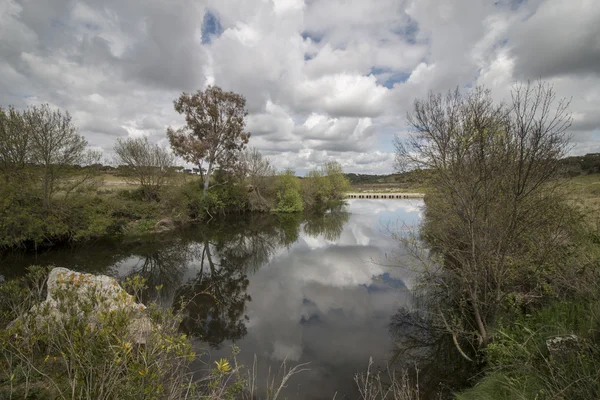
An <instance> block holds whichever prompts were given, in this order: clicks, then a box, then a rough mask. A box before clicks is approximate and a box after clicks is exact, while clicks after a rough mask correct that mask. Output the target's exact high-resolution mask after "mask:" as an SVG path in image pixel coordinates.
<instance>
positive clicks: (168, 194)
mask: <svg viewBox="0 0 600 400" xmlns="http://www.w3.org/2000/svg"><path fill="white" fill-rule="evenodd" d="M175 109H176V111H178V112H179V113H181V114H183V115H184V117H185V121H186V124H185V125H184V127H183V128H181V129H178V130H173V129H171V128H168V129H167V137H168V138H169V141H170V144H171V149H172V151H169V149H167V148H164V147H161V146H159V145H157V144H153V143H150V142H149V141H148V140H147V138H122V139H118V140H117V141H116V143H115V145H114V154H115V159H114V163H115V164H117V165H118V167H117V168H116V172H117V173H116V174H115V175H118V176H120V177H122V178H123V179H124V180H125V181H127V182H129V183H132V184H134V185H135V186H132V187H131V188H132V189H120V188H119V190H115V189H114V188H109V187H107V186H104V185H103V181H102V177H103V173H106V172H107V169H106V167H104V166H103V165H102V164H101V163H100V158H101V154H100V153H98V152H94V151H89V150H87V145H88V143H87V141H86V140H85V138H84V137H83V136H82V135H81V134H79V132H78V129H77V127H76V126H75V125H74V123H73V121H72V118H71V115H70V114H69V113H68V112H65V111H62V110H59V109H53V108H51V107H50V106H49V105H42V106H33V107H29V108H27V109H25V110H16V109H15V108H13V107H9V108H7V109H3V108H0V180H1V182H2V185H0V249H2V248H4V249H6V248H14V247H25V248H36V247H38V246H48V245H53V244H57V243H65V242H72V241H82V240H89V239H93V238H98V237H102V236H106V235H119V234H130V233H144V232H149V231H153V230H155V229H159V228H160V229H164V227H165V226H171V227H172V226H174V225H176V224H183V223H187V222H191V221H207V220H211V219H213V218H217V217H218V216H222V215H225V214H231V213H243V212H253V211H254V212H277V213H281V212H301V211H304V210H308V209H311V210H312V209H323V208H325V207H326V206H327V204H328V203H329V202H331V201H337V200H341V199H342V197H343V192H344V191H346V190H348V189H349V183H348V181H347V179H346V178H345V177H344V175H343V171H342V168H341V166H340V165H339V164H338V163H336V162H331V163H327V164H326V165H324V166H323V167H322V168H319V169H317V170H314V171H311V172H310V173H309V176H308V177H307V178H305V179H302V180H300V179H299V178H298V177H296V176H295V174H294V172H293V171H291V170H286V171H283V172H277V171H276V170H275V168H274V167H273V165H272V164H271V162H270V161H269V160H268V159H267V158H266V157H263V156H262V155H261V154H260V153H259V152H258V151H257V150H255V149H251V148H248V147H247V144H248V142H249V138H250V134H249V133H247V132H245V116H246V114H247V112H246V110H245V99H244V98H243V97H242V96H240V95H238V94H235V93H232V92H224V91H222V90H221V89H219V88H217V87H209V88H208V89H206V91H204V92H201V91H198V92H197V93H195V94H192V95H190V94H186V93H183V94H182V95H181V96H180V98H179V99H178V100H176V101H175ZM176 155H178V156H180V157H182V158H183V159H184V160H186V161H187V162H188V163H191V164H195V165H196V167H195V169H194V170H195V171H197V173H198V175H199V176H200V177H199V179H190V178H189V177H188V174H185V173H183V174H182V173H178V172H180V171H181V170H182V169H183V168H182V167H178V166H177V165H175V161H176V159H175V156H176Z"/></svg>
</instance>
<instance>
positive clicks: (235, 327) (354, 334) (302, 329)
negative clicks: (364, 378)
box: [0, 200, 422, 399]
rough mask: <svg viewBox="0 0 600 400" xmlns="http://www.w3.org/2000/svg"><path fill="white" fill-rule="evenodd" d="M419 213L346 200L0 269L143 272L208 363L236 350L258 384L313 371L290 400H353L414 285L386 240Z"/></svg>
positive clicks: (12, 261)
mask: <svg viewBox="0 0 600 400" xmlns="http://www.w3.org/2000/svg"><path fill="white" fill-rule="evenodd" d="M421 206H422V201H420V200H350V201H348V203H347V205H346V206H345V207H341V208H338V209H335V210H332V211H331V212H328V213H326V214H325V215H315V216H309V217H301V216H283V217H276V216H272V215H254V216H247V217H238V218H235V219H232V220H228V221H222V222H221V223H218V224H217V223H212V224H208V225H206V226H203V227H192V228H186V229H184V230H181V231H178V232H171V233H168V234H164V235H160V236H153V237H148V238H142V239H138V240H135V241H117V242H116V241H108V242H97V243H93V244H88V245H85V246H78V247H74V248H64V249H59V250H52V251H48V252H45V253H39V254H37V255H22V254H10V255H6V256H4V259H2V260H0V262H1V264H0V266H1V267H2V270H3V272H2V274H4V275H6V276H11V275H16V274H18V273H19V272H18V271H20V270H22V268H23V266H26V265H29V264H41V265H47V264H54V265H56V266H64V267H67V268H71V269H77V270H83V271H89V272H93V273H103V274H108V275H113V276H117V277H119V278H125V277H127V276H128V275H131V274H142V275H144V276H145V277H146V278H147V279H148V281H149V286H150V287H151V288H155V287H156V286H158V285H162V288H161V289H160V290H156V289H149V290H148V292H147V293H146V294H145V296H146V297H147V298H151V297H152V298H158V299H159V301H161V302H162V303H163V304H165V305H178V304H179V302H180V299H181V298H184V299H192V301H191V302H190V303H189V305H188V306H187V307H186V309H185V314H186V319H185V321H184V324H183V327H182V328H183V329H184V330H185V331H186V332H188V333H189V334H192V335H195V337H197V338H198V339H197V340H196V345H197V346H198V347H199V348H202V349H204V350H205V351H206V353H207V355H206V357H205V361H208V360H211V359H212V360H214V359H218V358H220V357H226V356H229V355H230V354H231V345H232V344H233V343H235V344H236V345H237V346H238V347H239V348H240V349H241V353H240V354H239V356H238V360H239V361H240V362H241V363H243V364H246V365H252V362H253V358H254V355H256V357H257V364H258V370H259V380H263V379H266V374H267V371H268V369H269V368H271V369H272V371H273V372H276V371H278V369H279V366H280V365H281V363H282V362H283V361H284V360H287V363H288V365H295V364H297V363H310V364H309V365H308V366H307V367H306V368H309V371H305V372H302V373H301V374H299V375H296V376H295V377H293V378H292V380H291V381H290V383H289V384H288V387H287V389H286V393H285V395H286V396H287V397H288V398H299V399H300V398H301V399H331V398H332V397H333V395H334V394H335V393H336V392H337V393H338V394H337V397H336V398H337V399H342V398H351V399H353V398H356V397H357V392H356V388H355V384H354V382H353V377H354V374H355V373H356V372H359V371H364V370H365V368H366V366H367V363H368V361H369V357H372V358H373V360H374V362H375V364H376V365H378V366H381V367H383V366H385V365H386V362H387V361H388V360H389V358H390V355H391V352H392V349H393V343H392V339H391V336H390V333H389V324H390V318H391V316H392V315H393V314H394V313H395V311H396V310H398V308H400V307H402V306H405V305H407V303H408V301H409V298H410V296H409V295H408V293H407V290H406V289H407V288H410V287H411V285H412V274H411V272H410V271H409V270H408V269H404V268H397V267H390V265H392V264H394V265H397V264H398V263H399V262H398V256H401V255H402V249H401V247H400V244H399V243H398V242H397V241H396V240H394V239H393V238H392V236H391V233H390V231H392V232H396V233H402V232H404V231H406V230H407V229H409V228H410V227H414V226H415V225H416V224H417V223H418V222H419V220H420V213H421ZM199 293H206V294H199ZM209 294H210V295H209ZM197 368H198V370H199V371H200V370H203V369H205V368H207V367H206V364H203V365H200V364H199V365H198V366H197ZM263 382H264V380H263Z"/></svg>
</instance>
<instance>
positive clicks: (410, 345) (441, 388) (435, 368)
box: [390, 305, 478, 399]
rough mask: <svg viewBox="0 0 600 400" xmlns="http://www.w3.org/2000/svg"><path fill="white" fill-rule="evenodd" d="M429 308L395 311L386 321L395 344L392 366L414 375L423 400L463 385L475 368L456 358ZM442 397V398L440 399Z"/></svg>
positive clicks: (447, 336)
mask: <svg viewBox="0 0 600 400" xmlns="http://www.w3.org/2000/svg"><path fill="white" fill-rule="evenodd" d="M430 306H431V305H427V306H423V305H421V306H420V307H417V308H414V309H410V310H409V309H407V308H401V309H399V310H398V311H397V312H396V313H395V314H394V315H393V316H392V317H391V321H390V334H391V336H392V338H393V341H394V343H395V349H394V354H393V358H392V361H393V364H394V366H395V367H396V368H397V369H401V370H408V371H409V372H410V373H412V374H416V370H418V381H419V386H420V389H421V393H423V395H424V396H423V398H425V399H428V398H434V399H438V398H441V397H440V394H442V395H443V396H447V395H450V394H451V393H452V392H454V391H455V390H457V389H459V388H463V387H465V386H467V384H468V379H469V377H472V376H473V375H474V374H475V373H476V372H477V371H478V367H477V365H476V364H475V363H469V362H468V361H466V360H465V359H464V358H463V357H461V356H460V354H459V353H458V351H457V350H456V347H455V345H454V343H453V340H452V336H451V335H449V334H448V331H447V330H446V328H445V327H444V326H443V325H440V321H439V319H438V318H436V316H435V315H434V314H433V313H431V312H428V311H425V310H427V309H429V308H430ZM443 398H446V397H443Z"/></svg>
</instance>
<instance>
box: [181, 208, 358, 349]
mask: <svg viewBox="0 0 600 400" xmlns="http://www.w3.org/2000/svg"><path fill="white" fill-rule="evenodd" d="M314 217H316V216H313V218H314ZM320 218H321V219H325V221H326V222H325V223H322V222H321V223H317V224H313V228H312V230H311V233H312V234H315V235H318V234H321V233H325V234H326V235H327V236H328V237H331V238H333V236H334V235H336V232H338V233H337V236H339V232H341V229H342V227H343V224H344V223H345V222H346V221H347V220H348V213H346V212H344V211H342V210H336V212H335V213H331V215H330V216H327V217H325V218H323V216H321V217H320ZM302 222H303V215H302V214H285V215H272V214H259V215H257V214H254V215H250V216H247V217H245V218H244V217H242V218H236V219H235V220H234V221H230V222H228V221H224V222H223V223H222V224H219V225H216V224H215V225H211V226H209V228H210V229H203V230H202V232H201V233H200V235H199V237H198V236H194V238H193V239H192V241H193V242H194V243H197V244H199V248H200V249H201V250H200V251H199V254H198V256H197V261H199V262H200V270H199V272H198V273H197V275H196V277H195V278H194V279H192V280H190V281H189V282H187V283H186V284H185V285H183V286H181V287H180V288H179V290H178V291H177V293H176V296H175V301H176V306H180V305H182V304H186V303H187V305H185V314H186V318H185V320H184V323H183V328H184V329H185V331H186V332H187V333H188V334H190V335H195V336H198V337H200V338H202V340H204V341H206V342H208V343H210V344H211V345H212V346H215V347H219V346H220V345H221V344H222V343H223V341H226V340H231V341H235V340H238V339H240V338H241V337H243V336H244V335H245V334H246V325H245V322H246V320H247V317H246V316H245V315H244V312H245V307H246V302H247V301H250V300H251V298H250V296H249V295H248V294H247V288H248V284H249V280H248V277H247V274H248V273H251V272H255V271H256V270H258V269H259V268H260V267H261V266H262V265H264V264H265V263H267V262H268V261H269V259H270V258H271V256H272V255H273V254H274V253H275V252H276V251H277V250H278V249H279V248H281V247H285V246H289V245H291V244H293V243H294V242H295V241H297V240H298V236H299V231H300V226H301V224H302ZM197 252H198V251H197Z"/></svg>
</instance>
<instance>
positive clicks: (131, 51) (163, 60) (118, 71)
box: [0, 0, 600, 173]
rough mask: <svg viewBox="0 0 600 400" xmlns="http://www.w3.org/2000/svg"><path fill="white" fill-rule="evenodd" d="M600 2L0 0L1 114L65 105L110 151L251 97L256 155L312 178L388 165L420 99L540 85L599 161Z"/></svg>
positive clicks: (579, 145)
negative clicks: (324, 166) (211, 91)
mask: <svg viewBox="0 0 600 400" xmlns="http://www.w3.org/2000/svg"><path fill="white" fill-rule="evenodd" d="M598 21H600V5H599V4H598V3H597V0H529V1H527V0H496V1H493V0H490V1H486V0H370V1H368V0H78V1H69V0H43V1H42V0H0V105H3V106H6V105H8V104H13V105H15V106H17V107H24V106H26V105H28V104H37V103H50V104H51V105H53V106H57V107H61V108H63V109H67V110H69V111H70V112H71V113H72V115H73V117H74V119H75V122H76V124H77V125H78V126H79V127H80V130H81V132H82V133H83V134H84V135H85V136H86V138H87V139H88V141H89V143H90V146H92V147H95V148H101V149H103V150H104V151H105V154H106V155H107V156H108V155H109V154H110V151H111V148H112V144H113V143H114V141H115V139H116V138H118V137H125V136H128V135H129V136H141V135H146V136H148V137H149V138H150V139H151V140H152V141H156V142H162V143H166V138H165V129H166V127H167V126H169V125H172V126H180V125H181V124H182V119H181V118H180V116H179V115H178V114H177V113H176V112H175V111H174V110H173V100H174V99H175V98H176V97H177V96H178V95H179V93H181V92H182V91H186V92H191V91H195V90H197V89H203V88H205V87H206V86H207V85H209V84H216V85H218V86H221V87H223V88H224V89H226V90H233V91H236V92H239V93H242V94H243V95H244V96H246V99H247V107H248V109H249V112H250V115H249V117H248V121H247V122H248V124H247V125H248V130H249V131H250V132H252V138H251V142H250V143H251V145H253V146H254V147H256V148H258V149H259V150H260V151H261V152H263V153H264V154H267V155H269V156H270V157H271V158H272V160H273V161H274V163H275V164H276V166H277V167H279V168H285V167H291V168H294V169H295V170H296V171H298V172H299V173H302V172H304V171H306V170H308V169H311V168H313V167H314V166H316V165H318V164H320V163H322V162H324V161H326V160H329V159H336V160H339V161H340V162H341V163H342V164H343V165H344V167H345V169H346V170H347V171H353V172H362V173H388V172H391V170H392V160H393V154H392V152H393V149H392V140H393V137H394V135H396V134H399V135H403V134H405V132H406V127H405V115H406V112H407V111H408V110H409V109H410V106H411V103H412V101H413V99H414V98H416V97H422V96H424V95H425V94H426V93H427V92H428V91H429V90H433V91H445V90H447V89H449V88H454V87H456V86H459V87H461V88H468V87H471V86H473V85H477V84H483V85H486V86H488V87H490V88H491V89H493V91H494V96H496V97H497V98H498V99H502V98H504V97H505V96H507V95H508V91H509V89H510V86H511V85H512V84H514V82H516V81H523V80H527V79H537V78H542V79H545V80H547V81H549V82H551V83H553V84H554V87H555V89H556V91H557V92H558V94H559V95H560V96H563V97H568V98H572V103H571V111H572V113H573V117H574V124H573V126H572V134H573V141H574V146H573V150H572V152H573V154H584V153H586V152H598V151H600V23H599V22H598Z"/></svg>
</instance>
